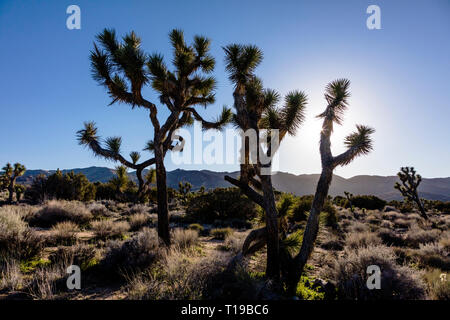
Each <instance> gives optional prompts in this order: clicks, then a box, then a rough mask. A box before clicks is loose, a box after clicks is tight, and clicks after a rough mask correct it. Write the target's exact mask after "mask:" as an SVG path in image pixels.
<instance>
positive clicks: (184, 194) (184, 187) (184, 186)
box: [178, 181, 192, 204]
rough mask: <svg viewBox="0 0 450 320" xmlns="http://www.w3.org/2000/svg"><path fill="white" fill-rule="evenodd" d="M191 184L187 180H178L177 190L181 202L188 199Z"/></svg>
mask: <svg viewBox="0 0 450 320" xmlns="http://www.w3.org/2000/svg"><path fill="white" fill-rule="evenodd" d="M191 189H192V184H190V183H189V182H185V183H183V182H181V181H180V182H178V192H179V193H180V195H181V199H182V201H183V204H186V201H187V199H188V196H189V194H190V193H191Z"/></svg>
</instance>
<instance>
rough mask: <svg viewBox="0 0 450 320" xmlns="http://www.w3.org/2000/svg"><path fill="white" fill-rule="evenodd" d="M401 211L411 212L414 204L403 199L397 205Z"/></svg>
mask: <svg viewBox="0 0 450 320" xmlns="http://www.w3.org/2000/svg"><path fill="white" fill-rule="evenodd" d="M399 210H400V212H401V213H408V212H413V210H414V205H413V204H412V203H411V202H410V201H403V202H402V203H401V205H400V207H399Z"/></svg>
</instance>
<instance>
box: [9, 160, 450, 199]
mask: <svg viewBox="0 0 450 320" xmlns="http://www.w3.org/2000/svg"><path fill="white" fill-rule="evenodd" d="M61 171H62V173H63V174H64V173H66V172H70V171H73V172H74V173H79V172H81V173H83V174H84V175H85V176H86V177H87V178H88V179H89V181H91V182H96V181H99V182H107V181H109V180H110V179H111V178H112V177H113V176H114V169H110V168H106V167H89V168H78V169H69V170H61ZM54 172H55V170H50V171H46V170H27V172H26V173H25V175H23V176H22V177H19V178H18V179H17V182H18V183H21V184H27V185H28V184H31V182H32V180H33V178H34V177H35V176H37V175H39V174H44V175H46V176H48V175H50V174H52V173H54ZM226 174H227V175H230V176H232V177H237V176H238V172H233V173H228V172H216V171H209V170H181V169H177V170H174V171H169V172H167V184H168V186H169V187H172V188H175V189H177V188H178V182H179V181H185V182H190V183H191V184H192V190H197V189H199V188H200V187H201V186H204V187H205V188H206V189H214V188H218V187H231V185H230V184H229V183H228V182H226V181H225V180H224V178H223V177H224V176H225V175H226ZM129 175H130V178H131V179H133V180H134V181H136V180H137V179H136V175H135V174H134V173H133V172H131V173H129ZM318 179H319V175H318V174H301V175H294V174H291V173H285V172H278V173H276V174H274V176H273V179H272V180H273V184H274V187H275V188H276V189H277V190H279V191H283V192H289V193H293V194H296V195H305V194H314V191H315V190H314V189H315V187H316V184H317V181H318ZM396 181H399V180H398V178H397V176H387V177H383V176H367V175H363V176H355V177H352V178H349V179H345V178H342V177H340V176H337V175H335V176H334V177H333V182H332V183H331V186H330V195H332V196H336V195H344V191H348V192H351V193H353V194H355V195H356V194H371V195H376V196H378V197H380V198H382V199H385V200H388V201H389V200H401V199H402V196H401V194H400V193H399V192H398V191H397V190H395V189H394V184H395V182H396ZM419 193H420V196H421V197H423V198H425V199H430V200H441V201H450V177H448V178H432V179H426V178H424V179H423V180H422V183H421V184H420V186H419Z"/></svg>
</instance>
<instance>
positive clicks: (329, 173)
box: [284, 79, 375, 295]
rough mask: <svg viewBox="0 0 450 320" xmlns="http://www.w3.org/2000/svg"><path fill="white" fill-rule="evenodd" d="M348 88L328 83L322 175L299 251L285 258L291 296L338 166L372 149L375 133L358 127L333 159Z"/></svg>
mask: <svg viewBox="0 0 450 320" xmlns="http://www.w3.org/2000/svg"><path fill="white" fill-rule="evenodd" d="M349 86H350V81H349V80H347V79H338V80H335V81H333V82H331V83H330V84H328V85H327V87H326V90H325V99H326V101H327V107H326V109H325V111H324V112H323V113H321V114H320V115H318V117H319V118H323V123H322V131H321V133H320V147H319V149H320V157H321V162H322V173H321V175H320V178H319V182H318V184H317V188H316V192H315V195H314V199H313V203H312V207H311V211H310V214H309V217H308V222H307V224H306V228H305V231H304V234H303V241H302V245H301V248H300V251H299V253H298V254H297V255H296V256H295V257H290V256H289V257H285V259H284V261H286V263H287V265H286V270H285V271H286V278H287V291H288V293H289V294H291V295H295V291H296V288H297V284H298V282H299V281H300V278H301V275H302V273H303V269H304V267H305V264H306V262H307V261H308V258H309V256H310V255H311V253H312V251H313V249H314V243H315V240H316V238H317V234H318V231H319V215H320V212H321V211H322V208H323V205H324V203H325V200H326V198H327V195H328V190H329V187H330V184H331V180H332V178H333V170H334V169H335V168H336V167H337V166H344V165H348V164H349V163H351V162H352V161H353V160H354V159H355V158H356V157H358V156H360V155H365V154H368V153H369V152H370V151H371V150H372V138H371V134H373V133H374V132H375V130H374V129H372V128H370V127H367V126H363V125H356V131H355V132H353V133H351V134H349V135H348V136H347V137H346V138H345V140H344V143H345V145H346V146H347V147H348V149H347V150H346V151H345V152H343V153H342V154H340V155H338V156H333V154H332V152H331V140H330V138H331V134H332V132H333V124H334V123H336V124H341V123H342V120H343V113H344V111H345V110H346V109H347V107H348V98H349V96H350V92H349Z"/></svg>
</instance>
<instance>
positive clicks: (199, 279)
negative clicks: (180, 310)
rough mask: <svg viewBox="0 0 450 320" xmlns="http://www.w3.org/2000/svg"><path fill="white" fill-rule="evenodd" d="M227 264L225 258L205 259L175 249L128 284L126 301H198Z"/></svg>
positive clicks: (213, 257) (164, 254)
mask: <svg viewBox="0 0 450 320" xmlns="http://www.w3.org/2000/svg"><path fill="white" fill-rule="evenodd" d="M224 264H226V263H225V261H224V259H223V256H220V255H217V254H216V255H212V256H208V257H206V258H204V257H203V258H202V257H199V256H196V255H195V254H194V253H191V252H189V251H180V250H178V249H175V248H172V249H171V250H167V251H164V252H163V253H162V255H161V256H160V258H159V261H158V262H157V264H156V265H155V266H154V267H153V268H152V269H151V270H148V271H147V272H144V273H141V274H136V275H134V276H133V277H131V278H130V279H129V280H128V285H127V290H126V291H127V298H128V299H133V300H155V299H156V300H192V299H194V300H199V299H202V298H204V292H205V289H206V287H207V283H208V282H209V281H210V279H211V278H212V277H213V276H214V275H216V274H217V273H219V272H220V271H221V270H222V266H223V265H224Z"/></svg>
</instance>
